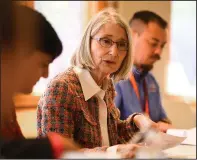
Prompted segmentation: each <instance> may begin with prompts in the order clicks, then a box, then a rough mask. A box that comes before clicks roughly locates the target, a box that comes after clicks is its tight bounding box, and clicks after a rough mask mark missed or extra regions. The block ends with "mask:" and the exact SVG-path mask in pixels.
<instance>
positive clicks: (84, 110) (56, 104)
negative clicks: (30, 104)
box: [37, 68, 138, 151]
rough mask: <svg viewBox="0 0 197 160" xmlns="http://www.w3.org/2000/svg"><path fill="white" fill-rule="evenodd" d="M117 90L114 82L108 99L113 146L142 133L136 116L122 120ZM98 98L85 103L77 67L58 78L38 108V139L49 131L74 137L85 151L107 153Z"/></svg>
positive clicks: (106, 100) (110, 82) (109, 130)
mask: <svg viewBox="0 0 197 160" xmlns="http://www.w3.org/2000/svg"><path fill="white" fill-rule="evenodd" d="M114 96H115V90H114V88H113V84H112V81H111V80H110V79H109V80H108V87H107V90H106V93H105V97H104V100H105V102H106V106H107V111H108V115H107V121H108V133H109V141H110V145H111V146H113V145H116V144H123V143H126V142H128V141H129V140H130V139H131V138H132V136H133V135H134V133H135V132H137V131H138V130H137V129H136V127H135V126H133V123H132V121H133V120H132V115H131V116H130V117H129V118H128V119H127V120H124V121H122V120H120V119H119V117H120V113H119V110H118V109H117V108H116V107H115V106H114V101H113V100H114ZM98 106H99V105H98V101H97V98H96V97H92V98H90V99H89V100H87V101H85V99H84V95H83V92H82V88H81V85H80V82H79V79H78V77H77V75H76V74H75V72H74V71H73V68H69V69H68V70H67V71H65V72H64V73H61V74H59V75H57V76H56V77H55V78H54V79H53V80H52V81H51V82H50V83H49V84H48V86H47V89H46V91H45V92H44V94H43V95H42V96H41V98H40V101H39V104H38V108H37V131H38V137H42V136H45V135H46V134H47V133H48V132H57V133H60V134H62V135H63V136H65V137H69V138H72V139H73V140H74V141H75V142H76V143H78V144H79V145H80V146H81V147H82V148H89V149H94V150H102V151H105V150H106V149H107V146H102V144H101V143H102V137H101V130H100V124H99V113H98V112H99V108H98Z"/></svg>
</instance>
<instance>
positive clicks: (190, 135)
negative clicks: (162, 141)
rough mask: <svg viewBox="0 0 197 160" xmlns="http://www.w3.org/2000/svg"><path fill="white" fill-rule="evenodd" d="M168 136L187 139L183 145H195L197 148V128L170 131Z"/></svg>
mask: <svg viewBox="0 0 197 160" xmlns="http://www.w3.org/2000/svg"><path fill="white" fill-rule="evenodd" d="M167 134H170V135H174V136H179V137H187V138H186V139H185V140H184V141H183V142H182V143H181V144H187V145H194V146H196V128H192V129H188V130H187V129H168V130H167Z"/></svg>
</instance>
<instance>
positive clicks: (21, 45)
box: [0, 1, 78, 158]
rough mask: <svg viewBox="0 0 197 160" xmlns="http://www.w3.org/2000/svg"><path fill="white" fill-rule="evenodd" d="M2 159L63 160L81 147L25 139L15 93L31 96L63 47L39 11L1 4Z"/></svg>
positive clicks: (54, 139)
mask: <svg viewBox="0 0 197 160" xmlns="http://www.w3.org/2000/svg"><path fill="white" fill-rule="evenodd" d="M0 11H1V14H0V15H1V17H0V29H1V30H0V31H1V32H0V38H1V39H0V48H1V50H0V51H1V129H0V134H1V136H0V153H1V154H0V157H1V158H60V156H61V154H62V153H63V152H64V151H70V150H76V149H77V148H78V147H77V146H76V145H75V144H74V143H73V142H72V141H71V140H69V139H67V138H65V137H63V136H61V135H59V134H57V133H49V134H48V135H47V136H46V137H44V138H42V139H25V137H24V136H23V134H22V132H21V129H20V127H19V125H18V122H17V119H16V113H15V106H14V103H13V96H14V94H15V93H18V92H20V93H26V94H28V93H31V92H32V87H33V86H34V85H35V83H36V82H37V81H38V80H39V78H40V77H47V76H48V66H49V64H50V63H51V62H52V61H53V60H54V59H55V58H56V57H57V56H59V55H60V54H61V52H62V43H61V41H60V39H59V37H58V35H57V34H56V32H55V30H54V29H53V27H52V26H51V24H50V23H49V22H48V21H47V20H46V18H45V17H44V16H43V15H42V14H40V13H38V12H36V11H35V10H33V9H31V8H28V7H25V6H22V5H18V4H15V3H13V2H11V1H1V8H0Z"/></svg>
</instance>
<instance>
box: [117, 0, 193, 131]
mask: <svg viewBox="0 0 197 160" xmlns="http://www.w3.org/2000/svg"><path fill="white" fill-rule="evenodd" d="M139 10H151V11H153V12H156V13H158V14H159V15H160V16H161V17H163V18H164V19H165V20H166V21H167V22H168V23H170V14H171V2H170V1H120V2H119V13H120V14H121V15H122V16H123V17H124V18H125V20H126V21H127V22H128V21H129V19H130V18H131V17H132V15H133V14H134V13H135V12H136V11H139ZM168 61H169V46H168V45H167V46H166V48H165V49H164V51H163V54H162V59H161V60H160V61H159V62H157V63H156V65H155V67H154V69H153V71H152V72H153V74H154V75H155V78H156V79H157V81H158V83H159V85H160V90H161V96H162V102H163V105H164V108H165V110H166V112H167V114H168V116H169V118H170V119H171V120H172V122H173V125H174V126H175V127H177V128H191V127H194V126H196V112H195V110H193V109H192V108H191V107H190V106H188V105H187V104H185V103H181V102H177V101H175V100H169V99H167V98H166V97H165V96H164V93H165V85H166V71H167V68H166V67H167V64H168Z"/></svg>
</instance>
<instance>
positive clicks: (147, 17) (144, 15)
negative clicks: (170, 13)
mask: <svg viewBox="0 0 197 160" xmlns="http://www.w3.org/2000/svg"><path fill="white" fill-rule="evenodd" d="M134 20H141V21H142V22H144V23H145V24H148V23H149V22H156V23H157V24H158V25H159V26H160V27H161V28H163V29H166V28H167V25H168V23H167V22H166V21H165V20H164V19H163V18H162V17H161V16H159V15H158V14H156V13H154V12H151V11H147V10H142V11H138V12H135V14H134V15H133V17H132V18H131V19H130V20H129V25H130V26H131V24H132V22H133V21H134Z"/></svg>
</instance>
